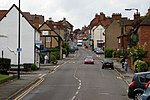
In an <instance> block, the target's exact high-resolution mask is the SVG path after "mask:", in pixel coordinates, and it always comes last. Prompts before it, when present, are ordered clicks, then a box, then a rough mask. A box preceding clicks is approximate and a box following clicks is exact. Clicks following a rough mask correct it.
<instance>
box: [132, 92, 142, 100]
mask: <svg viewBox="0 0 150 100" xmlns="http://www.w3.org/2000/svg"><path fill="white" fill-rule="evenodd" d="M141 95H142V93H140V92H138V93H136V94H135V95H134V100H142V97H141Z"/></svg>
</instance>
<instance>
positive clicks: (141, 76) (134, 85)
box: [128, 72, 150, 100]
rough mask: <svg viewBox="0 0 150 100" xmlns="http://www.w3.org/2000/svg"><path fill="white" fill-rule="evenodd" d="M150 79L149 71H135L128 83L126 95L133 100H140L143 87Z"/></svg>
mask: <svg viewBox="0 0 150 100" xmlns="http://www.w3.org/2000/svg"><path fill="white" fill-rule="evenodd" d="M149 80H150V72H140V73H135V74H134V76H133V79H132V82H131V83H130V84H129V88H128V97H129V98H131V99H134V100H141V95H142V94H143V93H144V87H145V85H146V83H147V82H148V81H149Z"/></svg>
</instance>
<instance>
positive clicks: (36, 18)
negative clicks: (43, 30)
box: [34, 14, 39, 28]
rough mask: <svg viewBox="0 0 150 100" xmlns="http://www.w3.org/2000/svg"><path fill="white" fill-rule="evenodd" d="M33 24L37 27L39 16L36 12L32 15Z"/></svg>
mask: <svg viewBox="0 0 150 100" xmlns="http://www.w3.org/2000/svg"><path fill="white" fill-rule="evenodd" d="M34 26H35V27H36V28H39V17H38V16H37V15H36V14H35V16H34Z"/></svg>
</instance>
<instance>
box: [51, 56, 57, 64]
mask: <svg viewBox="0 0 150 100" xmlns="http://www.w3.org/2000/svg"><path fill="white" fill-rule="evenodd" d="M56 60H57V59H56V57H55V55H53V54H52V55H51V61H52V62H55V61H56Z"/></svg>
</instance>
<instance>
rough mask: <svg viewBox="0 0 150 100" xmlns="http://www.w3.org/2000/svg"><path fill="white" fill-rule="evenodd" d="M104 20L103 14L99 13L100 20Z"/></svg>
mask: <svg viewBox="0 0 150 100" xmlns="http://www.w3.org/2000/svg"><path fill="white" fill-rule="evenodd" d="M104 19H105V14H104V13H103V12H100V20H101V21H102V20H104Z"/></svg>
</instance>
